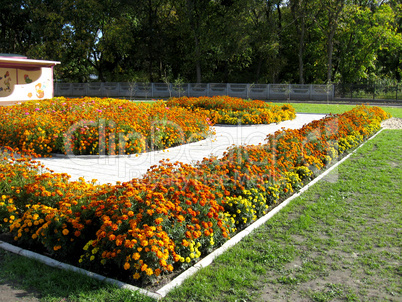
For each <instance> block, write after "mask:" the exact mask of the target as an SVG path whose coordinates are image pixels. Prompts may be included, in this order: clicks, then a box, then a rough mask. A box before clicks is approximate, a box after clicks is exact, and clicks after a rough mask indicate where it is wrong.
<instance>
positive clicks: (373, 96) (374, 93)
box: [373, 83, 375, 100]
mask: <svg viewBox="0 0 402 302" xmlns="http://www.w3.org/2000/svg"><path fill="white" fill-rule="evenodd" d="M373 100H375V83H374V84H373Z"/></svg>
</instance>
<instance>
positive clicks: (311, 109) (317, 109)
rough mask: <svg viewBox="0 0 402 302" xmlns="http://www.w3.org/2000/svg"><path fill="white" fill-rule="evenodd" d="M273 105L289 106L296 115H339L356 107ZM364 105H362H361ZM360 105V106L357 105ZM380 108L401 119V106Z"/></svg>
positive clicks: (306, 104) (300, 104)
mask: <svg viewBox="0 0 402 302" xmlns="http://www.w3.org/2000/svg"><path fill="white" fill-rule="evenodd" d="M273 104H275V105H278V106H280V105H283V104H290V105H291V106H292V107H293V108H295V110H296V112H297V113H324V114H328V113H332V114H340V113H344V112H345V111H349V110H352V109H353V108H354V107H356V105H343V104H308V103H292V101H290V103H273ZM362 104H364V103H362ZM359 105H360V104H359ZM377 107H380V108H382V109H383V110H384V111H386V112H389V113H391V115H392V116H393V117H398V118H402V106H400V107H396V106H394V107H389V106H381V105H380V106H377Z"/></svg>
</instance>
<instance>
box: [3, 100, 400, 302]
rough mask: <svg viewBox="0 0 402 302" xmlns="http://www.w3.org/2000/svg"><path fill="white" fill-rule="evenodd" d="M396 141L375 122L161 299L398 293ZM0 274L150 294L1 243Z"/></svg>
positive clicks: (77, 291)
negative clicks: (347, 153) (348, 152)
mask: <svg viewBox="0 0 402 302" xmlns="http://www.w3.org/2000/svg"><path fill="white" fill-rule="evenodd" d="M295 105H296V104H295ZM300 105H302V104H300ZM314 105H315V104H314ZM309 106H311V105H310V104H309V105H304V107H300V108H305V109H303V111H302V112H308V111H307V110H308V109H309V108H310V111H312V112H314V111H315V110H321V111H316V112H328V109H331V110H335V109H333V108H337V107H331V108H329V107H321V109H320V108H318V107H315V106H314V108H312V107H309ZM324 106H341V105H324ZM342 106H346V105H342ZM349 109H350V108H347V109H339V110H343V111H345V110H349ZM384 109H386V110H387V109H388V108H384ZM296 110H297V111H298V112H301V111H299V110H298V109H296ZM336 110H338V109H336ZM387 111H388V112H391V114H393V115H394V116H396V117H402V109H399V108H397V109H392V111H390V110H387ZM401 142H402V131H400V130H384V131H383V132H381V133H380V134H379V135H378V136H377V137H375V138H374V139H372V140H370V141H369V142H368V143H366V144H365V145H364V146H363V147H362V148H360V149H359V150H358V151H357V152H356V153H355V154H353V155H352V157H351V158H350V159H348V160H347V161H346V162H344V163H343V164H341V165H340V166H339V167H338V168H337V169H335V170H334V171H332V172H331V173H330V175H328V176H327V177H326V178H325V179H324V180H321V181H320V182H318V183H317V184H316V185H314V186H313V187H312V188H310V189H309V190H308V191H307V192H305V193H303V194H302V195H301V197H298V198H296V199H295V200H293V201H292V202H291V203H290V204H289V205H288V206H287V207H285V208H284V209H283V210H282V211H281V212H280V213H279V214H277V215H276V216H275V217H274V218H273V219H271V220H270V221H269V222H268V223H266V224H265V225H264V226H262V227H260V228H258V229H257V230H255V231H254V232H253V233H252V234H251V235H249V236H247V237H246V238H245V239H244V240H243V241H242V242H241V243H240V244H238V245H237V246H235V247H233V248H232V249H230V250H228V251H227V252H225V253H224V254H223V255H221V256H220V257H218V258H217V259H216V261H215V262H214V263H213V264H212V265H211V266H209V267H207V268H205V269H203V270H202V271H200V272H199V273H197V274H196V275H194V276H193V277H191V278H189V279H188V280H186V281H185V283H184V284H183V285H182V286H180V287H179V288H177V289H175V290H174V291H172V292H171V293H170V294H169V295H168V296H167V297H166V298H165V299H164V301H294V300H296V301H297V300H301V299H304V300H303V301H331V300H336V301H400V300H401V299H402V289H401V282H400V274H401V246H402V242H401V236H400V233H401V225H402V216H401V212H402V211H401V210H402V209H401V200H402V189H401V187H400V179H401V176H402V144H401ZM398 234H399V235H398ZM2 283H4V284H9V283H12V284H14V285H16V286H17V287H19V288H28V289H32V290H34V292H36V293H37V296H38V297H39V299H40V301H111V302H112V301H153V300H152V299H150V298H146V297H143V296H141V295H137V294H136V293H133V292H130V291H128V290H120V289H116V288H115V287H113V286H110V285H105V284H102V283H100V282H98V281H94V280H92V279H90V278H87V277H83V276H80V275H77V274H73V273H68V272H64V271H60V270H58V269H54V268H50V267H47V266H45V265H43V264H41V263H38V262H36V261H32V260H29V259H25V258H22V257H20V256H17V255H13V254H10V253H7V252H4V251H0V284H2ZM63 299H64V300H63Z"/></svg>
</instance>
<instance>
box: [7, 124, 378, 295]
mask: <svg viewBox="0 0 402 302" xmlns="http://www.w3.org/2000/svg"><path fill="white" fill-rule="evenodd" d="M382 131H383V129H380V130H379V131H377V132H376V133H375V134H373V135H372V136H371V137H369V138H368V139H367V140H366V141H364V142H363V143H362V144H360V145H359V146H358V147H357V148H355V149H354V150H352V151H351V152H350V153H349V154H347V155H346V156H344V157H343V158H342V159H341V160H339V161H337V162H336V163H335V164H333V165H331V166H330V167H329V168H327V169H325V171H323V172H322V173H320V175H318V176H317V177H315V178H314V179H313V180H311V181H310V182H309V183H307V184H306V185H305V186H304V187H303V188H301V189H300V191H298V192H297V193H294V194H292V195H291V196H290V197H288V198H287V199H285V200H284V201H283V202H281V203H280V204H279V205H278V206H276V207H275V208H273V209H272V210H271V211H269V212H268V213H267V214H266V215H264V216H262V217H261V218H259V219H258V220H256V221H255V222H253V223H252V224H250V225H249V226H248V227H246V228H245V229H243V230H242V231H240V232H239V233H237V234H236V235H235V236H234V237H233V238H231V239H230V240H228V241H227V242H225V243H224V244H223V245H222V246H220V247H219V248H217V249H216V250H214V251H213V252H212V253H210V254H208V255H207V256H206V257H204V258H203V259H201V260H200V261H199V262H197V263H196V264H194V265H193V266H192V267H190V268H188V269H187V270H185V271H184V272H183V273H181V274H180V275H178V276H177V277H176V278H174V279H173V280H172V281H171V282H169V283H168V284H166V285H165V286H163V287H162V288H160V289H158V290H157V291H155V292H151V291H148V290H146V289H142V288H139V287H136V286H133V285H131V284H128V283H124V282H121V281H118V280H116V279H112V278H108V277H104V276H102V275H99V274H96V273H93V272H90V271H87V270H84V269H82V268H78V267H75V266H73V265H70V264H65V263H62V262H60V261H57V260H55V259H52V258H50V257H46V256H43V255H40V254H38V253H35V252H31V251H28V250H25V249H22V248H19V247H16V246H14V245H11V244H9V243H6V242H3V241H1V240H0V248H2V249H4V250H6V251H9V252H12V253H14V254H18V255H21V256H24V257H28V258H30V259H35V260H37V261H39V262H42V263H44V264H46V265H48V266H51V267H55V268H58V269H65V270H70V271H73V272H77V273H80V274H83V275H86V276H88V277H91V278H94V279H97V280H100V281H102V282H107V283H110V284H113V285H116V286H117V287H119V288H124V289H129V290H132V291H138V292H139V293H141V294H144V295H146V296H148V297H151V298H154V299H156V300H159V299H161V298H163V297H165V296H166V295H167V294H168V293H169V292H170V291H171V290H173V289H174V288H175V287H177V286H179V285H181V284H182V283H183V282H184V281H185V280H186V279H187V278H189V277H191V276H192V275H194V274H195V273H196V272H197V271H198V270H200V269H202V268H204V267H207V266H209V265H210V264H211V263H212V262H213V260H214V259H215V258H216V257H218V256H219V255H221V254H223V253H224V252H225V251H226V250H228V249H229V248H231V247H232V246H234V245H235V244H237V243H238V242H240V241H241V240H242V239H243V238H244V237H245V236H247V235H248V234H250V233H251V232H252V231H253V230H255V229H256V228H258V227H260V226H261V225H263V224H264V223H266V222H267V221H268V220H269V219H271V218H272V217H273V216H274V215H275V214H277V213H278V212H279V211H280V210H281V209H283V208H284V207H285V206H287V205H288V204H289V203H290V202H291V201H292V200H293V199H295V198H296V197H299V196H300V195H301V194H302V193H304V192H305V191H307V190H308V189H309V188H310V187H311V186H313V185H314V184H315V183H317V182H318V181H320V180H321V179H322V178H324V177H325V176H326V175H328V174H329V173H330V172H331V171H332V170H333V169H335V168H337V167H338V166H339V165H340V164H342V163H343V162H344V161H346V160H347V159H348V158H349V157H350V156H351V155H352V154H354V153H355V152H356V151H357V150H358V149H360V148H361V147H362V146H364V145H365V144H366V143H367V142H368V141H370V140H371V139H373V138H374V137H376V136H377V135H378V134H380V133H381V132H382Z"/></svg>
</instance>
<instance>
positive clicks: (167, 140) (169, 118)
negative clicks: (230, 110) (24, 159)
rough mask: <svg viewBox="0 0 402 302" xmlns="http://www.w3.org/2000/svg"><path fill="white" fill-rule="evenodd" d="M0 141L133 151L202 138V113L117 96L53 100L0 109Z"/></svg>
mask: <svg viewBox="0 0 402 302" xmlns="http://www.w3.org/2000/svg"><path fill="white" fill-rule="evenodd" d="M0 115H1V117H2V123H1V125H0V145H2V146H11V147H14V148H19V149H20V150H22V151H23V152H28V153H34V154H35V155H36V156H48V155H49V154H50V153H70V154H72V153H73V154H121V153H125V154H134V153H141V152H144V151H146V150H159V149H165V148H170V147H172V146H176V145H180V144H184V143H190V142H194V141H198V140H201V139H204V138H205V137H207V136H208V135H209V134H210V128H209V126H210V124H211V123H210V122H209V121H208V117H207V116H206V115H205V114H204V113H203V112H192V111H189V110H186V109H185V108H180V107H174V108H169V107H167V106H166V105H165V104H164V103H163V102H162V101H160V102H156V103H153V104H145V103H139V104H136V103H133V102H130V101H126V100H120V99H100V98H84V99H66V98H53V99H51V100H43V101H41V102H40V103H37V102H35V101H31V102H25V103H23V104H20V105H18V106H3V107H0Z"/></svg>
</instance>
